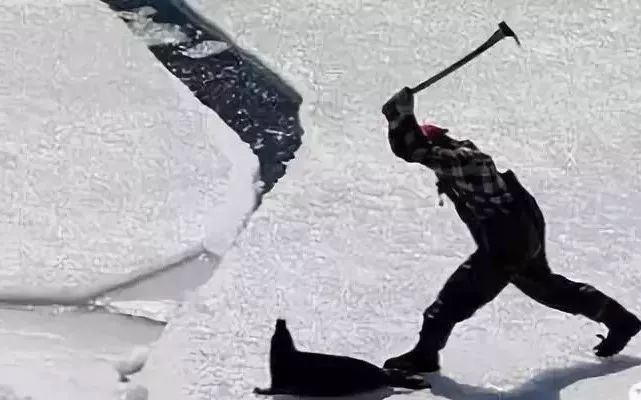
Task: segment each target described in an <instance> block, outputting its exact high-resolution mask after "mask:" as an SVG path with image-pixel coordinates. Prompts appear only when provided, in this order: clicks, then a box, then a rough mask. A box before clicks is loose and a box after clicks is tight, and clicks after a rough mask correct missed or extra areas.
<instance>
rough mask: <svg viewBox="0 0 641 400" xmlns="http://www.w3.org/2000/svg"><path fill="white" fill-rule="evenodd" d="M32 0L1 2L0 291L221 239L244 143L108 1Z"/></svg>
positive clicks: (246, 159)
mask: <svg viewBox="0 0 641 400" xmlns="http://www.w3.org/2000/svg"><path fill="white" fill-rule="evenodd" d="M45 3H46V2H45ZM42 4H43V3H42V2H10V3H7V4H3V7H2V10H3V11H2V14H3V29H4V32H5V34H3V35H0V45H2V47H3V48H7V49H11V52H10V54H9V56H8V57H4V58H2V61H0V74H2V76H3V85H2V87H1V89H0V103H2V109H1V110H0V171H1V172H2V178H3V185H2V189H0V203H1V204H2V206H1V207H0V218H1V219H2V221H3V223H2V224H0V225H1V227H2V228H1V229H0V251H1V252H2V254H3V262H2V268H1V269H0V282H1V283H0V299H2V300H9V301H14V302H20V301H22V302H26V303H28V302H30V299H32V298H34V297H35V298H38V300H40V301H43V302H46V301H47V296H48V294H51V296H50V297H51V299H50V300H52V301H54V300H56V299H62V300H64V299H65V298H66V297H65V296H71V295H73V294H74V293H75V292H74V291H82V293H88V292H91V290H92V289H93V288H95V287H96V283H98V284H99V283H100V282H103V281H107V282H119V280H121V279H122V278H123V277H128V276H129V275H131V274H134V275H136V274H137V273H138V274H139V273H140V272H141V271H143V270H145V271H146V270H155V269H156V270H157V269H159V268H160V269H161V268H163V267H164V265H165V264H166V263H167V260H168V259H171V258H172V257H174V256H175V255H176V254H181V253H184V252H188V251H190V250H192V249H195V248H196V249H198V248H199V247H200V248H201V250H202V249H203V246H204V249H206V250H208V251H210V252H221V253H222V252H224V251H225V250H226V248H227V247H229V246H230V245H231V243H232V242H233V240H234V238H235V237H236V234H237V232H238V231H239V230H240V229H241V227H242V224H243V222H244V220H245V218H246V216H247V215H248V213H249V212H251V210H252V209H253V206H254V204H255V196H256V194H255V189H254V182H255V180H256V174H257V169H258V162H257V160H256V157H255V156H254V155H253V153H252V152H251V149H249V147H248V146H247V145H246V144H244V143H242V142H241V141H240V139H238V137H237V135H236V134H235V133H234V132H233V131H231V129H230V128H229V127H228V126H227V125H226V124H224V123H223V122H222V121H221V120H220V118H218V116H217V115H216V114H215V113H213V112H212V111H211V110H209V109H207V108H206V107H204V106H203V105H202V104H200V103H199V102H198V101H197V100H196V99H195V98H194V97H193V96H192V94H191V93H190V92H189V90H188V89H187V88H186V87H185V86H184V85H183V84H181V83H180V82H179V81H178V80H177V79H176V78H174V77H173V76H172V75H171V74H170V73H169V72H168V71H166V70H165V69H164V67H163V66H162V65H161V64H160V63H159V62H158V61H157V60H156V59H155V58H154V56H153V55H152V54H151V52H150V51H149V50H148V49H147V48H146V47H145V43H143V42H141V41H140V40H138V39H136V38H134V37H133V36H132V34H131V32H130V31H129V29H128V28H127V27H126V25H125V24H124V23H123V22H122V21H121V20H120V19H119V18H118V17H117V16H116V15H114V13H113V12H111V11H110V10H109V9H108V8H107V7H106V6H105V5H103V4H102V3H100V2H93V1H92V2H89V1H71V2H56V4H49V3H47V4H46V6H42ZM154 32H155V31H154ZM143 272H144V271H143ZM98 286H100V285H98ZM43 293H44V294H43Z"/></svg>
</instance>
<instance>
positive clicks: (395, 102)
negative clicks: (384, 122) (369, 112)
mask: <svg viewBox="0 0 641 400" xmlns="http://www.w3.org/2000/svg"><path fill="white" fill-rule="evenodd" d="M381 112H382V113H383V115H385V117H387V119H391V118H392V117H393V116H394V115H395V114H396V113H399V114H401V115H409V114H413V113H414V94H412V91H411V90H410V88H408V87H407V86H406V87H404V88H403V89H401V90H399V91H398V92H397V93H396V94H394V96H392V97H391V98H390V99H389V100H388V101H387V102H386V103H385V104H384V105H383V108H382V110H381Z"/></svg>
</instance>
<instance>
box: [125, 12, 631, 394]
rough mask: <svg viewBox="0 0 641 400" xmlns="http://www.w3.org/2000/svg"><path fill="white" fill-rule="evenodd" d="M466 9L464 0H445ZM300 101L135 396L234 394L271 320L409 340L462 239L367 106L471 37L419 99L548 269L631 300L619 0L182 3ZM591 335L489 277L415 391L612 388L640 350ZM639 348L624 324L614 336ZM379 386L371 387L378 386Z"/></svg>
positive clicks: (376, 111)
mask: <svg viewBox="0 0 641 400" xmlns="http://www.w3.org/2000/svg"><path fill="white" fill-rule="evenodd" d="M463 4H464V6H463ZM192 6H193V7H194V8H195V9H196V11H198V12H201V13H203V14H205V15H207V16H208V17H209V18H210V19H211V20H212V21H213V22H214V23H215V24H217V25H219V27H221V28H222V29H223V30H225V31H226V32H227V33H229V34H230V36H231V37H232V38H234V40H235V41H236V42H237V43H238V44H239V45H240V46H242V47H243V48H245V49H247V50H249V51H252V52H254V53H255V54H257V55H258V56H259V57H260V58H261V59H263V61H264V62H265V63H266V64H267V65H269V66H270V67H271V68H272V69H273V70H274V71H276V72H278V73H280V74H282V76H284V77H285V78H286V79H287V80H289V81H290V82H292V83H293V85H294V86H295V87H296V89H297V90H299V91H300V93H301V94H302V95H303V98H304V102H303V106H302V116H301V121H302V126H303V128H304V129H305V132H306V140H305V141H304V142H303V147H302V148H301V150H300V151H299V152H298V153H297V158H296V159H295V160H294V161H293V162H291V163H290V165H289V167H288V173H287V175H286V176H285V177H284V178H283V179H282V180H281V181H280V182H279V184H278V185H277V186H276V187H275V188H274V190H273V191H272V192H270V193H269V195H268V196H266V197H265V198H264V199H263V202H262V205H261V207H260V208H259V209H258V210H257V211H256V212H255V213H254V214H253V215H252V217H251V219H250V221H249V223H248V225H247V226H246V229H245V230H244V231H243V232H242V233H241V234H240V235H239V237H238V239H237V241H236V242H235V243H234V245H233V246H232V247H231V248H230V249H229V251H228V252H227V253H226V254H225V256H224V258H223V260H222V263H221V265H220V267H219V269H218V270H217V271H216V272H215V273H214V275H213V277H212V279H210V280H209V282H208V283H207V284H205V285H203V286H201V287H200V288H199V289H198V290H197V291H196V292H195V293H194V294H193V295H191V296H189V298H188V299H187V301H186V302H185V304H183V305H182V306H181V307H180V309H179V310H177V312H176V314H175V315H174V317H173V318H171V320H170V321H169V324H168V326H167V328H166V330H165V331H164V333H163V335H162V337H161V338H160V339H159V341H158V343H157V346H156V347H155V349H154V350H153V351H152V352H151V354H150V357H149V360H148V362H147V365H146V367H145V369H144V370H143V371H142V372H141V373H140V375H139V376H138V377H137V378H136V381H137V382H140V383H142V384H143V385H145V386H146V387H147V388H148V389H149V396H150V398H153V399H172V400H173V399H178V398H181V399H211V398H215V399H217V400H224V399H239V398H242V399H251V398H256V396H254V395H253V394H251V390H252V389H253V387H254V386H262V385H266V384H268V382H269V374H268V351H269V338H270V336H271V334H272V331H273V324H274V321H275V319H276V318H277V317H285V318H287V319H288V325H289V326H290V329H291V331H292V334H293V336H294V339H295V341H296V343H297V344H298V345H299V347H301V348H303V349H309V350H313V351H322V352H333V353H338V354H344V355H351V356H356V357H360V358H363V359H367V360H369V361H372V362H374V363H377V364H379V365H380V364H382V362H383V361H384V360H385V359H386V358H388V357H389V356H392V355H396V354H398V353H399V352H401V351H405V350H407V349H408V348H410V347H411V346H412V345H413V344H414V343H415V340H416V334H417V331H418V329H419V327H420V322H421V313H422V311H423V309H424V308H425V307H426V306H427V305H428V304H429V303H430V302H431V301H432V300H433V299H434V298H435V296H436V294H437V291H438V290H439V289H440V287H441V285H442V283H443V282H444V280H445V279H446V278H447V277H448V275H449V274H450V273H451V272H452V271H453V270H454V268H456V266H458V264H459V263H460V262H462V261H463V259H464V258H465V257H466V256H467V254H468V253H470V252H471V251H472V250H473V245H472V241H471V239H470V238H469V234H468V233H467V232H466V231H465V228H464V226H463V224H462V223H461V222H460V221H459V220H458V219H457V217H456V216H455V212H454V210H453V207H451V206H450V205H449V204H448V203H446V207H444V208H437V207H434V203H435V201H436V199H435V192H436V191H435V187H434V178H433V176H432V174H431V173H430V172H429V171H425V170H424V169H422V168H421V167H419V166H414V165H408V164H406V163H404V162H402V161H401V160H399V159H396V158H395V157H394V156H393V155H392V154H391V151H390V150H389V148H388V144H387V142H386V136H385V135H386V132H385V130H386V126H385V121H384V119H383V116H382V115H381V114H380V107H381V105H382V104H383V103H384V101H385V100H386V99H387V98H388V97H389V96H390V95H391V94H393V93H394V92H395V91H396V90H398V89H399V88H401V87H402V86H404V85H407V86H413V85H415V84H417V83H419V82H421V81H422V80H424V79H425V78H426V77H428V76H430V75H433V74H434V73H436V72H438V71H440V70H441V69H442V68H444V67H446V66H447V65H449V64H450V63H452V62H454V61H456V60H457V59H459V58H460V57H461V56H463V55H464V54H466V53H467V52H468V51H470V50H472V49H473V48H475V47H476V46H478V45H479V44H480V43H482V42H483V41H484V40H485V39H486V38H487V37H489V35H490V34H491V33H492V32H493V31H494V30H495V29H496V28H497V27H496V24H497V23H498V22H499V21H501V20H505V21H506V22H507V23H508V24H509V25H510V26H511V27H512V28H513V29H514V31H515V32H516V33H517V35H519V38H520V40H521V42H522V43H523V48H521V49H519V48H517V47H516V45H515V44H514V43H513V41H512V42H510V40H506V41H503V42H501V43H499V44H498V45H496V46H495V47H494V48H492V49H491V50H490V51H488V52H487V53H485V54H484V55H483V56H481V57H480V58H479V59H477V60H475V61H473V62H472V63H470V64H468V65H466V66H465V67H464V68H463V69H461V70H459V71H457V72H456V73H455V74H454V75H452V76H449V77H447V78H446V79H444V80H443V81H441V82H439V83H438V84H436V85H434V86H433V87H431V88H429V89H427V90H426V91H425V92H422V93H421V94H420V95H419V96H418V98H417V114H418V115H419V116H420V117H421V118H422V117H424V118H425V119H427V120H430V121H434V122H437V123H439V124H441V125H442V126H446V127H448V128H450V130H451V132H452V134H453V135H454V136H455V137H469V138H471V139H472V140H474V141H475V143H477V145H479V147H481V148H482V149H483V150H485V151H487V152H489V153H490V154H493V155H494V156H495V158H496V161H497V164H498V165H499V167H500V168H502V169H504V168H511V169H513V170H514V171H515V172H516V173H517V175H518V176H519V177H520V179H521V181H522V182H523V183H524V184H525V185H526V186H527V187H528V188H529V189H530V190H531V191H532V192H533V193H534V194H535V196H536V197H537V199H538V200H539V203H540V204H541V207H542V209H543V211H544V213H545V215H546V217H547V221H548V246H549V247H548V253H549V257H550V263H551V266H552V268H553V269H554V270H556V271H558V272H560V273H562V274H564V275H566V276H568V277H570V278H572V279H575V280H582V281H588V282H590V283H593V284H595V285H596V286H597V287H598V288H599V289H601V290H603V291H605V292H606V293H608V294H611V295H613V296H614V297H615V298H616V299H617V300H619V301H620V302H621V303H623V304H624V305H625V306H627V307H630V308H631V309H632V310H633V311H635V312H636V313H641V299H640V298H639V296H638V293H639V289H640V287H639V286H640V285H641V283H640V282H641V279H640V278H641V272H640V271H639V269H638V263H639V261H640V259H639V257H638V256H637V255H636V249H638V248H639V238H638V237H637V235H636V231H637V229H638V227H639V226H641V225H640V224H641V213H639V212H638V211H637V208H638V204H639V201H640V200H641V195H640V194H639V193H640V191H639V190H640V189H641V179H640V178H639V176H640V175H639V165H641V164H640V161H641V160H640V159H639V158H640V157H641V156H640V155H639V151H638V149H640V148H641V137H640V136H639V135H637V134H636V133H637V132H636V129H637V127H638V126H639V124H641V114H639V112H638V110H637V104H638V103H639V100H641V99H640V97H641V70H639V68H638V60H639V57H640V56H641V50H640V49H641V34H640V33H641V32H640V29H641V28H640V27H641V24H640V22H641V21H640V20H639V19H640V18H641V5H640V4H638V3H636V2H628V1H620V2H603V1H598V2H593V3H591V5H587V4H583V5H580V6H579V5H577V4H575V3H563V2H558V1H552V0H544V1H539V2H536V3H533V2H526V3H515V2H509V1H507V0H502V1H495V2H492V4H488V3H487V2H481V1H471V2H470V1H466V2H465V3H463V2H462V1H453V2H437V1H422V2H407V3H404V4H403V6H399V5H398V4H396V3H393V2H380V1H373V0H362V1H358V2H343V1H338V0H326V1H323V2H318V1H310V0H304V1H300V0H296V1H294V0H279V1H263V2H238V1H233V0H220V1H216V2H205V1H201V0H199V1H194V2H193V3H192ZM600 332H601V333H603V332H604V327H602V326H598V325H596V324H594V323H593V322H591V321H588V320H586V319H584V318H581V317H575V316H571V315H566V314H563V313H560V312H558V311H555V310H551V309H549V308H546V307H544V306H542V305H540V304H537V303H535V302H533V301H532V300H531V299H529V298H527V297H526V296H525V295H523V294H522V293H520V292H518V291H517V290H516V289H515V288H513V287H511V286H510V287H508V288H507V289H506V290H505V291H503V292H502V293H501V294H500V295H499V296H498V297H497V298H496V299H495V300H494V301H493V302H492V303H490V304H488V305H487V306H486V307H484V308H482V309H481V310H479V311H478V312H477V314H476V315H475V316H474V317H473V318H471V319H469V320H467V321H465V322H463V323H461V324H460V325H458V326H457V328H456V329H455V330H454V332H453V335H452V337H451V339H450V341H449V344H448V346H447V347H446V349H445V350H444V351H443V353H442V356H443V358H442V366H443V374H442V376H440V377H435V378H434V389H433V390H432V391H431V392H416V393H411V394H403V395H392V396H391V397H389V398H395V399H396V398H398V399H401V398H403V399H404V398H407V399H410V398H416V399H418V398H421V399H428V398H433V399H441V398H449V399H457V400H462V399H470V400H480V399H498V398H511V399H517V398H518V399H525V398H528V399H533V398H536V399H543V398H545V399H563V400H574V399H585V398H625V396H626V395H627V393H628V390H629V389H630V388H631V387H632V385H634V384H636V383H637V382H638V381H639V380H640V377H641V366H640V365H641V360H639V359H636V358H632V359H630V358H628V359H626V358H624V357H625V356H621V357H619V359H618V360H612V361H610V362H601V361H599V360H595V359H594V357H593V356H592V355H591V353H590V349H591V347H592V346H594V345H595V344H596V343H597V339H596V337H595V336H594V335H595V334H596V333H600ZM640 352H641V340H639V339H638V338H636V339H635V340H634V341H633V342H631V343H630V345H629V347H628V348H627V349H626V350H625V352H624V353H625V354H626V355H627V356H628V357H630V356H634V355H635V354H637V355H638V354H639V353H640ZM379 398H380V397H379Z"/></svg>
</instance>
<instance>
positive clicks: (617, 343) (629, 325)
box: [594, 300, 641, 357]
mask: <svg viewBox="0 0 641 400" xmlns="http://www.w3.org/2000/svg"><path fill="white" fill-rule="evenodd" d="M596 320H597V321H598V322H602V323H603V324H605V325H606V326H607V327H608V330H609V331H608V336H607V337H603V335H597V336H598V337H600V338H601V339H602V341H601V343H599V344H598V345H596V346H595V347H594V350H595V354H596V355H597V356H598V357H610V356H613V355H615V354H618V353H619V352H620V351H621V350H623V348H624V347H625V346H626V345H627V344H628V342H629V341H630V339H632V337H633V336H635V335H636V334H637V333H639V331H641V321H640V320H639V318H637V317H636V316H635V315H634V314H632V313H631V312H629V311H628V310H626V309H625V308H624V307H623V306H622V305H621V304H619V303H617V302H615V301H612V300H611V301H608V303H607V304H606V305H605V306H604V308H603V311H602V312H601V316H599V318H596Z"/></svg>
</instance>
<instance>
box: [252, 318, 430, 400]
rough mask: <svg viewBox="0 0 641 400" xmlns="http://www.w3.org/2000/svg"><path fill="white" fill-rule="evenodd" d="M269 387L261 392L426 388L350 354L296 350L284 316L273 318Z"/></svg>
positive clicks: (302, 393)
mask: <svg viewBox="0 0 641 400" xmlns="http://www.w3.org/2000/svg"><path fill="white" fill-rule="evenodd" d="M269 371H270V374H271V386H270V387H269V388H258V387H256V388H254V393H256V394H261V395H282V394H286V395H298V396H345V395H353V394H356V393H362V392H368V391H372V390H376V389H379V388H383V387H397V388H406V389H414V390H419V389H428V388H430V387H431V385H430V384H429V383H426V382H424V380H423V378H421V377H415V376H408V375H406V374H403V373H402V372H400V371H393V370H384V369H382V368H380V367H378V366H376V365H374V364H371V363H369V362H367V361H364V360H359V359H356V358H352V357H347V356H340V355H333V354H320V353H311V352H304V351H299V350H297V349H296V346H295V345H294V340H293V339H292V335H291V334H290V333H289V330H288V329H287V324H286V321H285V320H284V319H280V318H279V319H277V320H276V327H275V331H274V334H273V336H272V339H271V348H270V353H269Z"/></svg>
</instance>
